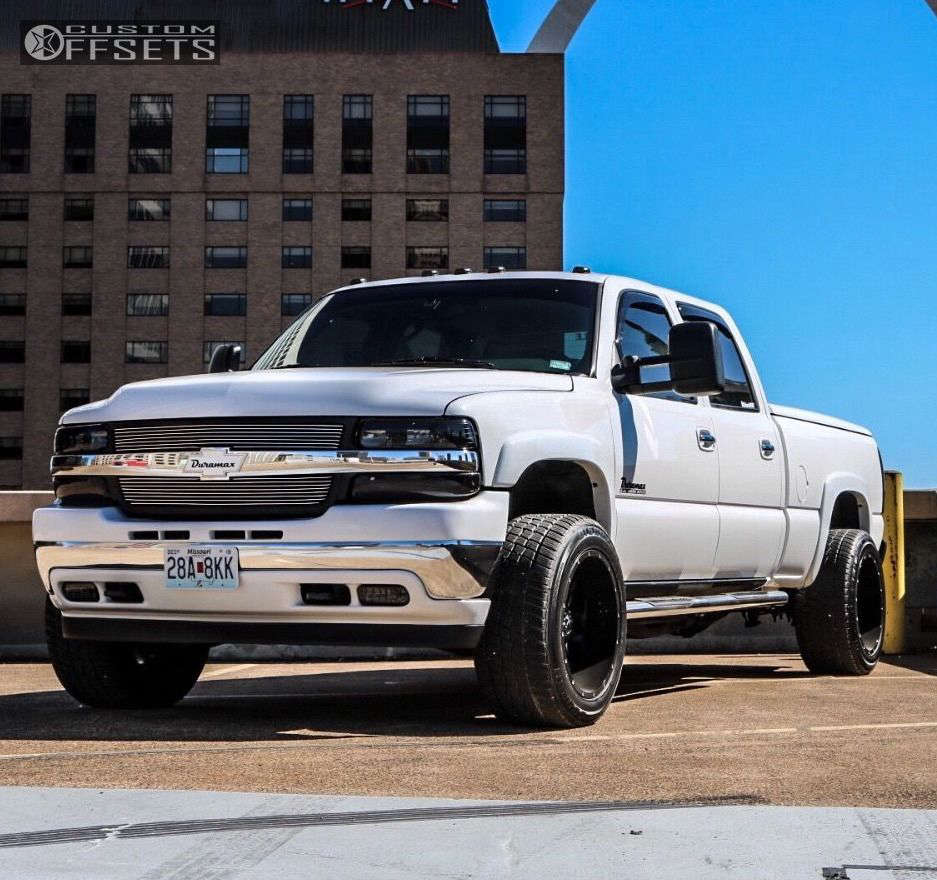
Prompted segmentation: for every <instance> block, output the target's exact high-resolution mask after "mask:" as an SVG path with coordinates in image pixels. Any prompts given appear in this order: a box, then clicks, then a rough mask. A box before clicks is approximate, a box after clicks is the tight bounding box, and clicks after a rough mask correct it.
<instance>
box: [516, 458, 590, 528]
mask: <svg viewBox="0 0 937 880" xmlns="http://www.w3.org/2000/svg"><path fill="white" fill-rule="evenodd" d="M592 489H593V485H592V480H591V479H590V478H589V474H588V473H586V470H585V468H583V466H582V465H580V464H577V463H576V462H574V461H540V462H537V463H536V464H532V465H531V466H530V467H529V468H527V470H525V471H524V473H522V474H521V476H520V479H519V480H518V481H517V482H516V483H515V484H514V486H513V488H512V489H511V504H510V514H509V516H510V518H511V519H514V518H515V517H517V516H523V515H524V514H525V513H578V514H580V515H581V516H588V517H591V518H592V519H595V518H596V515H595V499H594V497H593V494H592Z"/></svg>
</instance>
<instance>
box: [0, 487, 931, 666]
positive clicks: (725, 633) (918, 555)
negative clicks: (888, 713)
mask: <svg viewBox="0 0 937 880" xmlns="http://www.w3.org/2000/svg"><path fill="white" fill-rule="evenodd" d="M51 501H52V493H50V492H0V566H2V569H0V570H2V572H3V580H2V582H0V600H2V604H0V657H38V656H43V650H44V649H43V642H44V636H43V632H42V609H43V604H44V601H45V598H44V593H43V589H42V584H41V582H40V580H39V576H38V574H37V573H36V567H35V563H34V560H33V548H32V535H31V532H30V522H31V518H32V512H33V510H34V509H35V508H37V507H41V506H43V505H46V504H49V503H51ZM904 505H905V544H906V546H905V557H906V580H907V597H906V606H905V607H906V620H907V640H906V644H907V649H908V651H909V652H911V651H915V652H917V651H935V650H937V490H927V491H920V490H917V491H907V492H905V496H904ZM763 620H764V622H763V623H761V624H759V625H758V626H756V627H754V628H746V627H745V625H744V621H743V619H742V616H741V615H739V614H732V615H729V616H728V617H725V618H723V619H722V620H720V621H718V622H717V623H715V624H714V625H713V626H712V627H711V628H710V629H708V630H706V631H705V632H703V633H701V634H700V635H697V636H695V637H693V638H692V639H682V638H671V637H666V638H656V639H641V640H638V641H635V642H634V643H633V644H632V645H630V646H629V650H631V651H634V652H636V653H648V652H650V653H664V652H666V653H669V652H677V653H679V652H707V653H709V652H726V653H741V652H753V651H754V652H765V653H770V652H777V651H796V650H797V644H796V641H795V640H794V633H793V630H792V628H791V627H790V626H789V625H788V624H787V622H786V621H784V620H781V621H778V622H771V619H770V618H767V617H766V618H763ZM412 653H413V652H408V654H412ZM219 655H220V656H239V657H240V656H249V657H272V656H283V657H291V658H292V657H295V658H300V657H338V656H342V657H351V656H364V655H367V656H381V657H390V656H395V652H387V651H386V650H380V649H379V650H377V651H374V650H371V649H368V650H367V651H351V650H349V649H344V648H342V649H336V648H329V649H325V648H323V649H319V648H316V649H312V648H276V649H273V650H271V649H269V648H263V647H244V648H237V649H236V650H235V649H231V648H228V649H224V650H223V651H221V652H220V653H219Z"/></svg>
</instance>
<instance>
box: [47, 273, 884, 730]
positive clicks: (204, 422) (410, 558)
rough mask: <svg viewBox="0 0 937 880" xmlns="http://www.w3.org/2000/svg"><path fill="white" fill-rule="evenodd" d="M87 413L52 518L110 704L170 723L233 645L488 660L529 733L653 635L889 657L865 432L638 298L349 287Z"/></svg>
mask: <svg viewBox="0 0 937 880" xmlns="http://www.w3.org/2000/svg"><path fill="white" fill-rule="evenodd" d="M239 360H240V352H239V351H238V350H237V349H236V348H235V347H232V346H229V347H224V348H220V349H218V350H217V351H216V352H215V356H214V357H213V361H212V372H211V373H209V374H206V375H201V376H186V377H181V378H171V379H160V380H155V381H148V382H139V383H134V384H131V385H127V386H125V387H123V388H121V389H119V390H118V391H117V392H115V393H114V394H113V395H112V396H111V397H110V398H108V399H107V400H103V401H100V402H97V403H91V404H88V405H86V406H81V407H78V408H76V409H72V410H70V411H69V412H67V413H66V414H65V415H64V416H63V418H62V422H61V426H60V427H59V429H58V431H57V433H56V437H55V454H54V457H53V459H52V478H53V482H54V488H55V492H56V501H55V503H54V504H53V505H52V506H50V507H46V508H43V509H40V510H38V511H36V514H35V518H34V522H33V529H34V538H35V543H36V559H37V561H38V565H39V570H40V572H41V575H42V579H43V582H44V584H45V586H46V588H47V590H48V598H49V601H48V603H47V629H48V637H49V648H50V651H51V656H52V661H53V663H54V666H55V670H56V672H57V674H58V676H59V678H60V679H61V681H62V683H63V685H64V686H65V688H66V689H67V690H68V691H69V693H71V694H72V695H73V696H74V697H75V698H77V699H78V700H80V701H81V702H83V703H85V704H87V705H90V706H102V707H150V706H165V705H169V704H172V703H174V702H176V701H178V700H179V699H181V698H182V697H183V696H184V695H185V694H186V693H187V692H188V691H189V689H190V688H191V687H192V685H193V684H194V682H195V681H196V680H197V678H198V676H199V674H200V672H201V670H202V668H203V665H204V663H205V658H206V655H207V652H208V649H209V647H210V646H211V645H215V644H219V643H228V642H247V643H277V644H279V643H306V644H343V645H361V644H372V645H396V646H436V647H441V648H445V649H450V650H458V651H471V652H473V653H474V655H475V662H476V667H477V670H478V676H479V681H480V683H481V686H482V690H483V694H484V697H485V698H486V699H487V700H488V702H489V704H490V705H491V706H492V707H493V709H494V710H495V711H496V712H497V714H498V715H499V716H501V717H502V718H505V719H510V720H513V721H515V722H520V723H529V724H540V725H558V726H575V725H584V724H590V723H592V722H594V721H595V720H596V719H597V718H598V717H599V716H600V715H601V714H602V712H603V711H604V710H605V708H606V707H607V706H608V704H609V701H610V700H611V698H612V696H613V695H614V693H615V689H616V686H617V683H618V679H619V676H620V674H621V668H622V664H623V660H624V652H625V630H626V623H627V626H628V635H629V636H630V637H641V636H649V635H656V634H660V633H678V634H682V635H686V636H690V635H692V634H694V633H697V632H700V631H701V630H703V629H704V628H705V627H706V626H708V625H709V624H710V623H712V622H713V621H715V620H717V619H719V618H720V617H721V616H723V615H725V614H727V613H730V612H735V611H740V612H742V613H744V614H746V615H748V616H749V617H750V619H751V621H752V622H754V621H755V619H756V618H757V616H758V615H760V614H763V613H769V614H774V615H779V614H786V615H788V616H789V617H790V619H791V620H792V621H793V624H794V626H795V628H796V632H797V637H798V640H799V644H800V647H801V651H802V654H803V658H804V660H805V662H806V664H807V666H808V667H809V668H810V669H812V670H814V671H816V672H827V673H832V672H835V673H839V674H857V675H861V674H864V673H867V672H869V671H870V670H871V669H872V668H873V666H874V665H875V663H876V661H877V658H878V655H879V652H880V650H881V645H882V637H883V628H884V610H885V603H884V593H883V586H882V572H881V564H880V554H881V549H882V548H881V542H882V536H883V519H882V495H883V488H882V471H881V459H880V456H879V454H878V450H877V447H876V444H875V441H874V440H873V438H872V437H871V436H870V434H869V432H868V431H867V430H865V429H864V428H861V427H858V426H857V425H853V424H849V423H848V422H843V421H840V420H838V419H834V418H830V417H828V416H822V415H817V414H815V413H811V412H804V411H802V410H797V409H790V408H788V407H780V406H774V405H772V404H770V403H769V402H768V400H767V398H766V397H765V393H764V390H763V388H762V385H761V382H760V381H759V378H758V373H757V371H756V369H755V365H754V363H753V362H752V359H751V356H750V355H749V352H748V350H747V348H746V346H745V343H744V341H743V340H742V338H741V336H740V334H739V332H738V329H737V328H736V326H735V324H734V322H733V321H732V318H731V317H730V316H729V315H728V314H727V313H726V312H725V311H724V310H723V309H721V308H719V307H718V306H715V305H712V304H711V303H707V302H703V301H701V300H699V299H696V298H694V297H691V296H685V295H684V294H681V293H675V292H673V291H669V290H664V289H661V288H659V287H656V286H654V285H651V284H646V283H644V282H640V281H636V280H634V279H631V278H621V277H615V276H610V275H600V274H595V273H592V272H590V271H589V270H588V269H584V268H577V270H574V271H573V272H571V273H546V272H542V273H534V272H529V273H520V272H518V273H515V272H510V273H498V274H494V273H488V274H478V273H471V272H470V271H468V270H466V271H464V272H462V273H458V272H457V273H455V274H453V275H449V276H438V275H433V276H430V277H423V278H407V279H399V280H393V281H382V282H377V283H371V284H367V283H359V284H354V285H349V286H348V287H345V288H342V289H340V290H336V291H335V292H334V293H331V294H329V295H327V296H325V297H323V298H322V299H321V300H319V301H318V302H317V303H316V304H315V305H313V306H312V307H311V308H310V309H309V310H308V311H307V312H306V313H305V314H303V315H302V316H300V317H299V318H298V319H297V320H296V322H295V323H294V324H292V326H290V327H289V328H288V329H287V330H286V331H285V332H284V333H283V334H282V335H281V336H280V338H279V339H277V340H276V341H275V342H274V343H273V345H271V347H270V348H269V349H268V350H267V351H266V352H265V353H264V354H263V355H262V356H261V357H260V358H259V359H258V360H257V361H256V363H254V365H253V366H252V367H251V369H250V370H245V371H237V370H236V367H237V366H238V363H239Z"/></svg>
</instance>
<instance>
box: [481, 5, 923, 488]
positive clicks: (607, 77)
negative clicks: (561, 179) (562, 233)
mask: <svg viewBox="0 0 937 880" xmlns="http://www.w3.org/2000/svg"><path fill="white" fill-rule="evenodd" d="M489 5H490V7H491V12H492V17H493V19H494V23H495V29H496V30H497V33H498V37H499V39H500V41H501V45H502V48H503V49H504V50H506V51H523V50H524V49H525V48H526V46H527V43H528V42H529V41H530V38H531V37H532V36H533V33H534V32H535V31H536V29H537V27H538V26H539V24H540V22H541V21H542V20H543V18H544V16H545V15H546V13H547V11H548V10H549V8H550V7H551V6H552V0H524V2H518V0H489ZM566 116H567V143H566V147H567V180H566V261H567V263H568V265H572V264H573V263H586V264H588V265H590V266H592V268H594V269H596V270H603V271H611V272H617V273H622V274H627V275H632V276H635V277H638V278H643V279H646V280H648V281H653V282H655V283H658V284H662V285H664V286H667V287H674V288H676V289H678V290H683V291H686V292H687V293H692V294H695V295H697V296H702V297H705V298H708V299H713V300H716V301H718V302H720V303H721V304H722V305H724V306H726V307H727V308H729V309H730V310H731V311H732V312H733V314H734V315H735V317H736V320H737V321H738V323H739V325H740V326H741V328H742V331H743V333H744V334H745V336H746V339H747V341H748V344H749V346H750V348H751V349H752V352H753V353H754V356H755V358H756V359H757V362H758V366H759V368H760V371H761V375H762V379H763V381H764V383H765V386H766V388H767V389H768V394H769V397H770V398H771V399H772V400H773V401H775V402H777V403H786V404H790V405H793V406H802V407H805V408H808V409H818V410H821V411H823V412H829V413H831V414H834V415H838V416H840V417H842V418H846V419H850V420H852V421H856V422H860V423H861V424H865V425H867V426H868V427H870V428H872V430H873V431H874V432H875V434H876V436H877V437H878V439H879V443H880V445H881V447H882V452H883V455H884V458H885V464H886V467H889V468H893V469H897V470H902V471H904V474H905V483H906V485H908V486H914V487H937V317H935V315H937V16H935V15H934V14H933V13H932V12H931V11H930V9H929V8H928V6H927V4H926V3H925V2H924V0H848V2H846V0H810V2H804V0H773V2H766V0H598V2H597V3H596V4H595V7H594V8H593V10H592V12H591V13H590V14H589V17H588V18H587V19H586V21H585V23H584V25H583V27H582V29H581V30H580V32H579V33H578V34H577V36H576V38H575V40H574V42H573V44H572V46H571V47H570V50H569V53H568V57H567V110H566Z"/></svg>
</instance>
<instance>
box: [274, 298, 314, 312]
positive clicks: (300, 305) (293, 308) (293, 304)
mask: <svg viewBox="0 0 937 880" xmlns="http://www.w3.org/2000/svg"><path fill="white" fill-rule="evenodd" d="M311 305H312V294H311V293H284V294H283V295H282V297H281V298H280V314H281V315H290V316H292V315H301V314H302V313H303V312H305V311H306V309H308V308H309V306H311Z"/></svg>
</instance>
